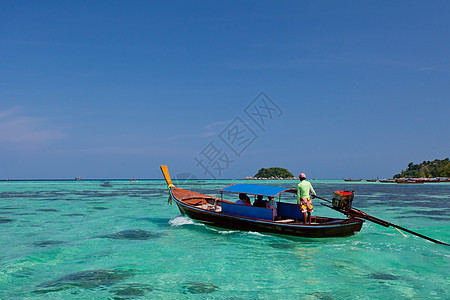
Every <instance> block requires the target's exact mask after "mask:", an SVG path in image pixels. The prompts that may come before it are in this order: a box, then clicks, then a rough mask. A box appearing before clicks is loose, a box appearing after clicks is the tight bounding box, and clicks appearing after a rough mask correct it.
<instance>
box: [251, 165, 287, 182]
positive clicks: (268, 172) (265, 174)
mask: <svg viewBox="0 0 450 300" xmlns="http://www.w3.org/2000/svg"><path fill="white" fill-rule="evenodd" d="M254 177H255V178H283V179H285V178H294V175H292V173H291V172H289V171H288V170H286V169H284V168H279V167H273V168H267V169H266V168H262V169H260V170H259V171H258V173H256V174H255V176H254Z"/></svg>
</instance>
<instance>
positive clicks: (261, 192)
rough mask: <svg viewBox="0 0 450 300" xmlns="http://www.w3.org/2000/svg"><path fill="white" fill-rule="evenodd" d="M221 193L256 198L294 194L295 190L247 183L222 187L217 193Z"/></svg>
mask: <svg viewBox="0 0 450 300" xmlns="http://www.w3.org/2000/svg"><path fill="white" fill-rule="evenodd" d="M219 192H220V193H221V194H222V193H234V194H240V193H243V194H249V195H256V196H266V197H275V196H277V195H279V194H281V193H283V192H290V193H296V192H297V190H296V189H293V188H286V187H279V186H271V185H262V184H248V183H235V184H231V185H229V186H226V187H224V188H223V189H221V190H220V191H219Z"/></svg>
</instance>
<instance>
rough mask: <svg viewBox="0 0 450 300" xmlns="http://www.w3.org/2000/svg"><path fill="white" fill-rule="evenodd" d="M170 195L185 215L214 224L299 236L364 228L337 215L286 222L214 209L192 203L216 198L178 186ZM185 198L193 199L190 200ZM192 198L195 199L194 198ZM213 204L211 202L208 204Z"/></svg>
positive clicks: (334, 234)
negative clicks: (306, 221) (306, 222)
mask: <svg viewBox="0 0 450 300" xmlns="http://www.w3.org/2000/svg"><path fill="white" fill-rule="evenodd" d="M170 190H171V196H172V198H173V199H174V201H175V202H176V204H177V206H178V208H179V210H180V212H181V213H182V214H183V215H187V216H188V217H190V218H192V219H194V220H198V221H200V222H202V223H204V224H208V225H211V226H216V227H221V228H227V229H234V230H244V231H256V232H267V233H276V234H283V235H291V236H299V237H311V238H321V237H342V236H350V235H353V234H355V232H358V231H360V230H361V227H362V224H363V222H364V221H363V220H361V219H357V218H352V219H334V218H323V217H312V224H303V223H298V222H297V223H295V222H294V223H289V224H287V223H283V222H282V221H278V222H277V221H270V220H263V219H255V218H249V217H243V216H236V215H230V214H226V213H222V212H217V211H215V210H213V209H211V210H208V209H204V208H200V207H197V206H195V205H193V204H194V203H199V202H203V201H204V203H206V202H207V201H209V202H210V203H213V201H217V200H219V199H213V198H211V197H209V196H207V195H202V194H199V193H195V192H191V191H187V190H183V189H179V188H174V187H173V188H170ZM186 199H187V200H188V201H189V202H190V203H187V202H186ZM192 199H196V200H194V202H192V201H191V200H192ZM209 205H212V204H209Z"/></svg>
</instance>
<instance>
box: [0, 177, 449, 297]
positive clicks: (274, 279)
mask: <svg viewBox="0 0 450 300" xmlns="http://www.w3.org/2000/svg"><path fill="white" fill-rule="evenodd" d="M231 183H233V182H232V181H226V180H220V181H219V180H218V181H212V180H202V181H185V182H178V183H176V184H177V185H179V186H180V187H182V188H186V189H191V190H194V191H198V192H201V193H205V194H212V195H217V191H218V190H219V189H220V188H221V187H224V186H226V185H229V184H231ZM251 183H261V184H269V183H270V184H274V185H279V186H286V187H294V186H295V184H296V182H294V181H272V182H268V181H264V182H262V181H261V182H251ZM312 184H313V186H314V188H315V189H316V191H317V193H318V194H319V195H320V196H322V197H325V198H331V194H332V192H333V191H334V190H340V189H349V190H354V191H355V201H354V203H353V204H354V206H355V207H357V208H359V209H362V210H364V211H365V212H367V213H369V214H372V215H374V216H377V217H379V218H381V219H385V220H388V221H390V222H392V223H396V224H398V225H400V226H404V227H406V228H409V229H411V230H414V231H418V232H420V233H422V234H425V235H428V236H430V237H433V238H435V239H439V240H442V241H444V242H447V243H450V233H449V232H450V222H449V221H450V209H449V207H450V205H449V200H450V184H447V183H445V184H444V183H438V184H432V183H431V184H421V185H400V184H380V183H365V182H360V183H345V182H343V181H320V180H318V181H312ZM167 200H168V192H167V189H166V185H165V182H164V181H162V180H148V181H137V182H129V181H109V182H106V181H78V182H76V181H12V182H0V247H1V248H0V249H1V251H0V299H24V298H35V299H62V298H72V299H89V298H96V299H150V298H151V299H182V298H195V299H203V298H204V299H214V298H220V299H244V298H245V299H279V298H285V299H351V298H356V299H373V298H378V299H379V298H386V299H395V298H397V299H398V298H424V299H430V298H431V299H433V298H435V299H449V298H450V292H449V279H450V277H449V274H450V272H449V271H450V263H449V262H450V249H449V248H450V247H448V246H443V245H438V244H434V243H431V242H428V241H426V240H423V239H421V238H419V237H415V236H412V235H407V236H406V237H404V236H402V235H401V234H400V233H399V232H397V231H396V230H395V229H393V228H392V227H389V228H385V227H382V226H379V225H376V224H373V223H369V222H366V223H365V224H364V226H363V228H362V230H361V232H359V233H357V234H356V235H354V236H351V237H345V238H325V239H306V238H294V237H284V236H278V235H270V234H261V233H256V232H243V231H230V230H225V229H220V228H213V227H209V226H205V225H202V224H199V223H197V222H194V221H192V220H190V219H188V218H186V217H183V216H181V215H180V213H179V211H178V209H177V207H176V205H172V206H170V205H168V204H167ZM292 200H293V201H294V199H292ZM320 202H321V201H320V200H318V199H315V200H314V209H315V214H316V215H321V216H332V217H341V215H339V213H337V212H335V211H333V210H331V209H329V208H326V207H324V206H321V205H320V204H319V203H320Z"/></svg>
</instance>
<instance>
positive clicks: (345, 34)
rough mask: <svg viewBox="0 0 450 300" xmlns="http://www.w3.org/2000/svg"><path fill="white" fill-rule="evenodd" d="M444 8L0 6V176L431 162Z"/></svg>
mask: <svg viewBox="0 0 450 300" xmlns="http://www.w3.org/2000/svg"><path fill="white" fill-rule="evenodd" d="M449 11H450V2H448V1H432V2H429V1H385V2H380V1H222V2H219V1H194V2H188V1H71V2H69V1H43V2H36V1H2V2H0V57H1V59H0V179H6V178H11V179H25V178H37V179H45V178H74V177H83V178H160V177H161V175H160V171H159V165H160V164H167V165H169V168H170V171H171V173H172V174H173V175H176V174H180V173H192V174H194V175H195V176H197V177H203V178H205V177H211V176H213V177H216V178H242V177H245V176H249V175H253V174H255V173H256V172H257V171H258V169H259V168H261V167H272V166H279V167H284V168H287V169H289V170H290V171H291V172H293V173H294V174H296V175H297V174H298V173H299V172H305V173H307V175H308V177H310V178H343V177H353V178H374V177H380V178H386V177H391V176H392V175H393V174H395V173H397V172H399V171H400V170H401V169H404V168H405V167H406V166H407V164H408V163H409V162H411V161H414V162H421V161H423V160H433V159H436V158H438V159H443V158H445V157H448V156H449V153H450V134H449V132H450V131H449V125H448V124H449V121H448V117H449V113H450V101H449V95H450V93H449V92H450V80H449V79H450V76H449V75H450V55H449V53H450V39H449V36H450V18H448V12H449ZM261 92H263V93H264V94H260V93H261ZM260 95H263V98H264V97H265V96H267V97H268V99H267V98H264V99H265V100H264V101H266V103H269V104H270V105H272V106H271V107H272V108H273V107H275V106H276V107H278V108H279V111H275V110H266V114H265V117H262V118H263V119H264V122H265V123H264V126H262V127H260V126H258V124H257V121H255V120H253V119H252V118H251V117H250V116H251V114H250V115H248V114H246V113H245V111H246V108H247V107H248V106H249V107H250V109H252V108H255V107H260V108H261V106H260V105H259V104H260V103H263V102H261V101H263V100H261V98H258V96H260ZM264 95H265V96H264ZM258 103H259V104H258ZM258 105H259V106H258ZM270 105H269V106H270ZM273 105H275V106H273ZM261 109H262V110H264V109H263V108H261ZM267 112H271V113H273V114H267ZM236 118H238V119H236ZM236 124H238V125H239V126H241V127H239V126H237V127H236V126H235V125H236ZM242 126H243V127H242ZM239 128H241V129H242V130H241V129H239ZM233 129H235V130H236V131H235V133H239V134H240V136H237V135H235V136H234V139H233V136H232V135H230V133H232V131H233ZM236 138H237V139H236ZM236 147H238V148H239V149H236ZM236 150H237V151H236ZM196 159H197V161H202V162H203V165H204V167H202V166H201V165H199V164H198V163H197V162H196ZM208 172H209V173H208ZM208 174H209V175H208Z"/></svg>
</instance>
